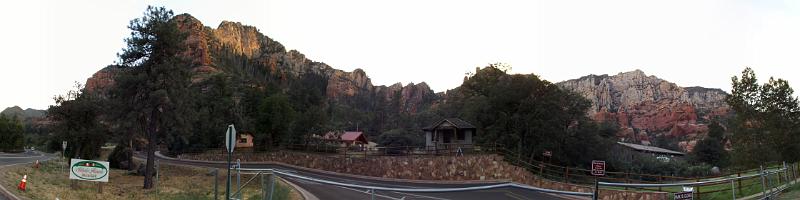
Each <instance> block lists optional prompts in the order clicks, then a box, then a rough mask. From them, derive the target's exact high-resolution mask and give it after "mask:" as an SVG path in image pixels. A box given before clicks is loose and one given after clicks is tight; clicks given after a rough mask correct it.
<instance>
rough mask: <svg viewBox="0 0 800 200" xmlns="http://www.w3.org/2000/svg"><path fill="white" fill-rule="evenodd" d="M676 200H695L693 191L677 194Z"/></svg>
mask: <svg viewBox="0 0 800 200" xmlns="http://www.w3.org/2000/svg"><path fill="white" fill-rule="evenodd" d="M674 199H675V200H692V199H694V195H693V194H692V192H691V191H689V192H677V193H675V196H674Z"/></svg>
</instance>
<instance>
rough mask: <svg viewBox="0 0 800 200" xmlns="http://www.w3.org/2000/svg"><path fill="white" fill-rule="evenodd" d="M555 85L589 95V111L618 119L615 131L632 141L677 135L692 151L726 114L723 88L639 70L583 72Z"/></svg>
mask: <svg viewBox="0 0 800 200" xmlns="http://www.w3.org/2000/svg"><path fill="white" fill-rule="evenodd" d="M557 85H559V86H561V87H563V88H566V89H569V90H573V91H575V92H577V93H579V94H581V95H583V96H584V97H586V98H587V99H588V100H590V101H591V102H592V107H591V109H590V110H589V111H588V115H589V116H590V117H592V118H593V119H595V120H597V121H605V122H612V123H616V124H618V125H619V127H620V131H619V133H618V134H617V136H618V137H620V138H621V139H623V140H626V141H628V142H633V143H640V144H650V143H651V141H652V140H653V139H654V138H655V137H657V136H666V137H677V138H681V140H682V141H681V143H680V146H681V148H683V149H682V150H684V151H691V150H692V148H693V147H694V144H695V143H696V141H697V140H698V139H700V138H702V137H703V136H704V135H705V134H706V133H707V132H708V126H707V122H709V121H710V120H712V119H714V118H716V117H720V116H725V115H727V114H728V113H729V108H728V106H727V104H726V103H725V97H726V96H727V93H725V91H722V90H720V89H709V88H702V87H680V86H678V85H676V84H675V83H671V82H668V81H665V80H662V79H660V78H658V77H655V76H647V75H646V74H645V73H644V72H643V71H641V70H634V71H630V72H623V73H619V74H617V75H613V76H609V75H588V76H584V77H581V78H578V79H572V80H567V81H563V82H559V83H557Z"/></svg>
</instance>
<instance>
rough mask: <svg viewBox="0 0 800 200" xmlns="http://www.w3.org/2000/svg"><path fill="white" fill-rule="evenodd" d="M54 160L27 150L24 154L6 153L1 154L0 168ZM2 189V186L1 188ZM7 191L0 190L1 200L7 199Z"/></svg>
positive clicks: (40, 153)
mask: <svg viewBox="0 0 800 200" xmlns="http://www.w3.org/2000/svg"><path fill="white" fill-rule="evenodd" d="M51 158H53V156H52V155H50V154H45V153H42V152H39V151H30V150H26V151H25V152H22V153H4V152H0V167H5V166H9V165H16V164H21V163H33V162H35V161H36V160H39V161H45V160H48V159H51ZM0 187H2V186H0ZM5 189H6V190H8V189H15V188H5ZM4 193H5V191H3V189H2V188H0V200H5V199H7V197H5V195H4Z"/></svg>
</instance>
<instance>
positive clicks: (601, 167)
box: [592, 160, 606, 176]
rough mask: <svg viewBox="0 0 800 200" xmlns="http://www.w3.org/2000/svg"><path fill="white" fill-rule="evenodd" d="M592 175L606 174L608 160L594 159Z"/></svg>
mask: <svg viewBox="0 0 800 200" xmlns="http://www.w3.org/2000/svg"><path fill="white" fill-rule="evenodd" d="M592 175H593V176H605V175H606V161H602V160H593V161H592Z"/></svg>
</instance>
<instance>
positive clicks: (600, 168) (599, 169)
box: [592, 160, 606, 200]
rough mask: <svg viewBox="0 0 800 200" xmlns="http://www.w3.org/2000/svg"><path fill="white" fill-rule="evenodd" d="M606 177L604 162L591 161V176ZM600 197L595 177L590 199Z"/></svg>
mask: <svg viewBox="0 0 800 200" xmlns="http://www.w3.org/2000/svg"><path fill="white" fill-rule="evenodd" d="M605 175H606V161H602V160H592V176H605ZM598 196H600V184H599V183H598V182H597V177H595V178H594V193H593V194H592V199H595V200H596V199H598V198H599V197H598Z"/></svg>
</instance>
